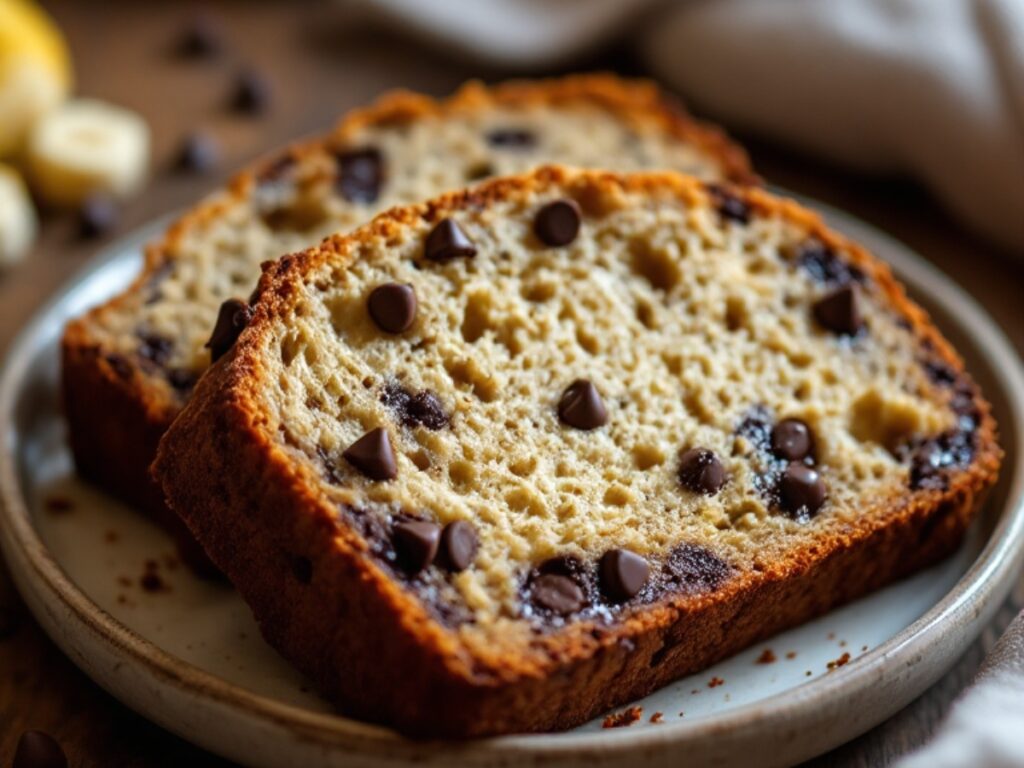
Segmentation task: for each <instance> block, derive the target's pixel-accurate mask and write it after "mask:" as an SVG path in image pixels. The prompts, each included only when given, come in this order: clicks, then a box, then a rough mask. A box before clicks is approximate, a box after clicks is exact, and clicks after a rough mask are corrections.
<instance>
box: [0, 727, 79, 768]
mask: <svg viewBox="0 0 1024 768" xmlns="http://www.w3.org/2000/svg"><path fill="white" fill-rule="evenodd" d="M67 765H68V758H67V756H66V755H65V754H64V750H63V749H61V746H60V744H58V743H57V740H56V739H54V738H53V736H51V735H50V734H48V733H43V732H42V731H25V732H24V733H23V734H21V738H20V739H18V746H17V748H16V749H15V750H14V761H13V762H12V763H11V768H67Z"/></svg>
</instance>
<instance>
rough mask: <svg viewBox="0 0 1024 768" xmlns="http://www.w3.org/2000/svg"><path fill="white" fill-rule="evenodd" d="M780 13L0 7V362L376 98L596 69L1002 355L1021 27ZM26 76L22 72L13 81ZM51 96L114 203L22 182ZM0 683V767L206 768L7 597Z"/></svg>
mask: <svg viewBox="0 0 1024 768" xmlns="http://www.w3.org/2000/svg"><path fill="white" fill-rule="evenodd" d="M799 5H801V7H802V8H803V9H805V11H802V12H801V13H800V14H798V15H793V13H792V11H793V8H792V6H793V4H792V3H789V2H785V1H784V0H780V2H778V3H777V4H776V3H764V2H759V3H756V4H755V3H750V2H746V3H744V2H736V1H735V0H723V2H720V3H708V2H696V1H695V2H684V3H678V4H669V5H668V6H666V4H664V3H657V2H650V1H645V0H623V1H622V2H611V1H610V0H590V1H589V2H588V1H586V0H584V2H579V1H578V0H555V1H554V2H551V3H547V4H545V3H540V2H530V1H529V0H495V2H494V3H493V4H490V3H486V2H483V0H480V1H479V2H476V3H472V2H453V1H450V0H446V1H444V2H438V3H424V2H421V3H415V2H411V1H410V2H404V1H403V0H379V1H374V0H361V1H360V2H346V1H345V0H308V1H305V2H295V1H292V2H269V1H266V0H263V1H257V0H250V1H249V2H205V3H202V4H192V5H190V4H186V3H182V2H170V1H167V0H147V1H146V2H144V3H139V2H118V1H115V0H105V1H104V2H82V1H77V2H76V1H74V0H48V1H46V2H43V3H41V5H40V6H36V5H34V4H31V3H27V2H25V0H0V163H2V164H3V167H4V168H6V170H0V256H3V259H2V261H3V266H2V267H0V350H6V348H7V346H8V344H9V343H10V341H11V339H12V338H13V336H14V335H15V334H16V333H17V331H18V330H19V328H20V327H21V325H22V324H23V323H24V321H25V320H26V319H27V318H28V317H29V316H30V315H31V313H32V312H34V311H35V310H36V309H37V308H38V307H39V306H40V305H41V304H42V303H43V302H44V301H45V299H46V298H47V297H48V296H49V295H50V294H51V293H53V292H54V291H55V290H56V289H57V288H58V287H59V286H60V285H61V284H62V283H64V282H65V281H66V280H68V279H69V278H70V276H71V275H73V274H74V272H75V271H76V270H78V269H79V268H81V267H82V266H83V264H85V263H86V261H87V260H88V259H89V257H90V256H92V255H94V254H95V253H96V252H97V251H98V250H99V249H101V248H102V247H103V245H104V244H105V243H108V242H110V241H111V240H113V239H116V238H117V237H119V236H120V235H122V234H124V233H126V232H129V231H130V230H132V229H133V228H135V227H136V226H138V225H141V224H143V223H146V222H147V221H149V220H151V219H153V218H154V217H157V216H160V215H163V214H166V213H168V212H171V211H174V210H177V209H180V208H182V207H184V206H186V205H189V204H191V203H192V202H194V201H195V200H196V199H197V198H198V197H199V196H201V195H202V194H204V193H206V192H208V191H210V190H212V189H214V188H215V187H216V186H218V185H219V184H220V183H222V182H223V181H224V180H226V179H227V178H228V177H229V176H230V175H231V174H232V173H233V172H234V171H235V170H237V169H238V168H239V167H241V166H242V165H243V164H245V163H246V162H247V161H249V160H251V159H252V158H254V157H256V156H258V155H260V154H261V153H264V152H266V151H268V150H270V149H272V148H274V147H277V146H279V145H281V144H284V143H286V142H289V141H291V140H293V139H295V138H297V137H301V136H304V135H307V134H310V133H315V132H320V131H323V130H324V129H326V128H327V127H329V126H330V125H331V124H332V123H333V122H334V120H335V119H336V118H337V117H338V116H339V115H340V114H341V113H343V112H344V111H345V110H346V109H348V108H350V107H353V106H356V105H360V104H365V103H367V102H368V101H370V100H372V99H374V98H375V97H376V96H378V95H379V94H380V93H381V92H383V91H385V90H388V89H391V88H407V89H412V90H417V91H422V92H425V93H428V94H432V95H438V96H440V95H444V94H446V93H448V92H451V91H452V90H454V89H455V88H456V87H457V86H458V85H459V84H460V83H462V82H463V81H464V80H466V79H468V78H480V79H483V80H487V81H494V80H499V79H503V78H506V77H510V76H516V75H552V74H560V73H565V72H571V71H588V70H612V71H615V72H618V73H621V74H626V75H637V76H648V77H655V78H656V79H658V80H659V82H660V83H661V84H662V85H664V86H665V87H666V88H668V89H670V90H672V91H674V92H676V93H677V94H678V95H679V96H680V97H681V98H682V99H683V100H684V102H685V103H686V104H687V105H688V106H689V107H690V108H691V109H692V111H694V112H695V113H696V114H697V115H698V116H699V117H702V118H707V119H711V120H715V121H718V122H720V123H722V124H723V125H724V127H725V128H726V129H727V130H728V131H729V132H730V133H731V134H732V135H733V136H734V137H735V138H737V139H738V140H739V141H740V142H742V143H744V144H745V145H746V147H747V148H748V149H749V151H750V154H751V157H752V160H753V163H754V166H755V168H756V169H757V170H758V171H759V172H760V173H761V174H762V176H764V177H765V179H766V180H768V182H769V183H771V184H774V185H779V186H781V187H784V188H786V189H789V190H793V191H795V192H798V193H801V194H805V195H809V196H811V197H814V198H817V199H819V200H822V201H824V202H827V203H830V204H832V205H834V206H836V207H838V208H841V209H844V210H846V211H848V212H850V213H852V214H854V215H856V216H859V217H861V218H863V219H865V220H867V221H868V222H870V223H872V224H874V225H875V226H877V227H879V228H881V229H883V230H885V231H886V232H888V233H889V234H891V235H893V236H895V237H896V238H898V239H900V240H902V241H904V242H905V243H906V244H908V245H909V246H910V247H911V248H913V249H914V250H916V251H917V252H918V253H920V254H922V255H924V256H925V257H926V258H928V259H930V260H931V261H932V262H933V263H935V264H936V266H938V267H939V268H940V269H942V270H943V271H944V272H946V273H947V274H949V275H951V276H953V278H954V279H955V280H957V281H958V282H959V283H960V284H961V285H962V286H963V287H964V288H966V289H967V290H968V291H969V292H970V293H972V294H973V295H974V296H976V297H977V298H979V299H980V300H981V302H982V304H983V305H984V306H985V307H986V308H987V309H988V311H989V312H990V313H991V314H992V315H993V316H994V317H995V319H996V320H997V321H998V322H999V323H1000V324H1001V325H1002V327H1003V328H1004V330H1005V331H1006V332H1007V334H1008V335H1009V336H1010V338H1011V340H1012V342H1013V343H1014V345H1015V347H1016V349H1017V351H1018V353H1020V352H1022V351H1024V308H1022V307H1024V301H1022V297H1024V258H1022V254H1024V67H1022V66H1021V64H1020V62H1021V61H1024V44H1021V41H1022V40H1024V22H1022V21H1021V18H1024V8H1022V7H1021V5H1020V4H1019V3H1018V4H1016V11H1014V9H1013V7H1012V6H1013V3H1012V2H1009V3H999V2H992V3H939V4H935V3H915V2H878V3H872V2H870V0H868V1H867V2H863V1H862V2H860V3H858V2H854V0H837V1H836V2H829V3H825V2H820V3H800V4H799ZM768 6H775V7H776V10H778V13H774V12H771V13H770V12H767V11H765V10H764V8H766V7H768ZM787 6H790V7H789V8H787ZM865 6H866V9H865ZM929 6H945V7H946V11H945V12H943V13H945V15H942V14H938V15H936V14H937V13H938V12H937V11H934V8H933V9H932V10H929V9H928V8H929ZM954 6H955V7H956V8H959V9H961V10H958V11H956V12H955V13H949V9H951V8H953V7H954ZM989 6H991V7H989ZM758 7H760V8H761V9H762V10H756V9H757V8H758ZM812 7H813V8H815V9H816V10H813V11H811V10H806V9H809V8H812ZM963 8H969V9H970V10H969V14H968V15H966V16H965V15H964V13H965V12H964V11H963V10H962V9H963ZM979 8H981V10H980V11H979V10H978V9H979ZM787 12H789V15H788V16H787V15H786V13H787ZM1006 14H1009V15H1006ZM1014 14H1015V15H1014ZM794 19H799V20H800V21H799V24H796V25H794V23H793V20H794ZM1014 24H1019V26H1013V25H1014ZM1001 35H1004V36H1005V35H1009V43H1007V41H1006V40H1004V39H1003V38H1002V37H1000V36H1001ZM1013 41H1016V43H1014V42H1013ZM1007 44H1010V45H1012V44H1016V45H1017V46H1018V48H1017V51H1016V54H1017V55H1018V56H1019V57H1020V58H1019V59H1014V58H1013V55H1014V54H1013V52H1012V50H1010V49H1005V50H1004V48H1003V46H1004V45H1007ZM1008 51H1009V52H1008ZM25 57H27V58H28V59H30V60H32V61H33V62H35V63H34V64H33V65H32V67H34V69H33V71H32V73H31V74H29V75H25V74H24V73H22V74H12V73H15V72H16V66H15V63H14V62H17V61H24V60H25ZM19 66H20V65H19ZM19 78H21V79H19ZM26 93H28V94H30V96H26V95H25V94H26ZM67 98H74V99H76V100H77V99H88V100H90V102H89V104H88V105H87V107H86V109H85V110H84V114H83V113H82V112H81V111H79V112H78V113H76V115H73V116H72V117H70V118H69V117H67V114H65V115H64V118H65V119H66V120H70V121H72V122H73V121H74V120H80V121H84V123H85V124H87V125H91V124H92V123H91V122H90V121H96V120H98V121H99V124H100V125H110V120H113V121H114V122H115V123H117V125H119V126H120V127H119V128H118V130H119V131H121V133H119V134H117V135H119V136H122V139H121V140H119V141H118V142H117V143H116V147H115V148H113V149H111V150H110V151H111V152H113V153H114V154H115V155H116V156H117V158H118V159H117V161H116V162H115V165H116V164H118V163H123V165H119V166H118V167H119V168H120V169H121V171H122V175H121V176H119V177H118V178H119V181H118V182H117V183H118V184H119V185H120V186H119V187H118V188H117V189H116V190H114V191H113V192H110V191H109V190H108V191H107V192H104V193H103V194H99V195H97V194H95V193H94V192H95V191H94V190H91V188H90V187H89V184H88V183H85V182H81V180H80V179H78V180H76V179H70V178H68V177H66V176H61V175H60V172H58V171H55V170H54V169H53V168H52V167H50V166H49V165H48V164H47V162H48V160H49V159H52V158H49V156H48V155H47V147H48V144H47V142H48V141H53V140H54V139H53V137H52V136H51V137H49V138H48V134H47V131H52V132H54V135H56V136H57V137H58V138H59V137H60V135H61V130H62V129H63V127H62V124H61V123H60V122H59V121H54V120H52V119H51V118H52V115H53V114H55V111H58V110H65V112H66V107H67V103H66V102H65V99H67ZM72 111H74V110H72ZM48 120H49V121H50V122H49V124H48V125H47V123H46V121H48ZM104 121H107V122H104ZM55 122H56V126H55V125H54V123H55ZM44 125H47V129H46V130H44V129H43V128H42V127H40V126H44ZM65 125H66V124H65ZM33 132H35V133H36V134H38V136H36V138H35V139H34V141H35V142H37V143H38V145H39V147H41V148H40V149H38V150H37V154H39V157H36V159H35V160H33V159H32V157H33V155H32V152H30V151H29V149H28V143H29V142H30V139H29V138H28V137H29V136H30V135H31V134H32V133H33ZM97 140H98V141H105V140H106V139H103V138H101V139H97ZM58 144H60V147H62V149H58V150H57V151H58V153H59V152H61V151H66V146H67V145H66V144H63V143H60V142H58ZM126 146H128V147H129V148H128V149H125V147H126ZM130 152H136V153H139V154H140V155H141V156H142V157H143V158H144V161H143V164H142V168H144V170H145V173H142V172H141V171H136V170H135V167H136V163H135V161H134V160H133V159H132V158H130V157H128V155H127V154H126V153H129V154H130ZM40 158H41V159H40ZM76 185H77V186H76ZM26 189H27V190H29V191H26ZM26 217H27V218H26ZM26 222H28V223H26ZM1022 603H1024V593H1022V592H1021V590H1018V594H1017V595H1016V596H1015V603H1014V604H1015V605H1016V606H1018V607H1019V606H1020V605H1021V604H1022ZM1014 613H1015V610H1014V608H1013V605H1012V604H1011V605H1008V606H1007V607H1006V609H1005V610H1004V611H1003V612H1002V614H1001V615H1000V618H999V619H998V620H997V622H996V623H995V624H994V625H993V626H992V627H991V628H990V629H989V630H988V631H986V633H985V634H984V636H983V637H982V638H981V639H980V640H979V642H978V643H977V644H976V646H975V647H974V648H972V650H971V652H970V653H969V654H968V655H967V657H965V659H964V660H962V662H961V663H960V664H959V665H958V666H957V668H956V669H955V670H954V672H953V673H951V674H950V675H949V676H948V677H947V678H946V679H945V680H944V681H943V682H942V683H940V684H939V685H938V686H937V687H936V688H935V689H933V690H932V691H931V692H929V693H928V694H927V695H926V696H925V697H923V698H922V699H921V700H920V701H918V702H917V703H915V704H914V705H913V706H912V707H910V708H909V709H908V710H906V711H904V712H903V713H902V714H901V715H899V716H898V717H897V718H895V719H894V720H893V721H890V722H889V723H887V724H885V725H884V726H882V727H880V728H879V729H876V731H874V732H872V733H870V734H868V735H866V736H864V737H862V738H861V739H859V740H857V741H856V742H854V743H852V744H850V745H847V746H845V747H843V748H841V749H840V750H838V751H837V752H835V753H832V754H831V755H828V756H826V757H824V758H821V759H820V760H819V761H817V762H816V765H822V766H824V765H844V766H846V765H858V766H860V765H864V766H866V765H881V764H886V763H887V762H889V761H891V760H892V759H894V758H895V756H898V755H901V754H904V753H906V752H907V751H909V750H911V749H912V748H914V747H916V746H918V745H920V744H921V743H923V742H924V741H926V740H927V738H928V736H929V735H930V734H931V733H932V732H933V731H934V729H935V727H936V725H937V723H938V722H939V721H940V720H941V718H942V716H943V714H944V713H945V711H946V710H947V709H948V706H949V703H950V702H951V701H952V699H953V698H954V697H955V695H956V694H957V692H958V691H960V690H961V689H962V688H963V687H964V685H965V684H966V683H967V681H969V680H970V678H971V676H972V674H973V672H974V670H975V669H976V668H977V665H978V664H979V662H980V660H981V659H982V658H983V656H984V653H985V651H986V650H987V648H988V647H990V646H991V644H992V643H993V641H994V639H995V638H996V637H997V636H998V634H999V633H1000V632H1001V630H1002V629H1003V628H1004V627H1005V626H1006V624H1007V623H1008V621H1009V619H1010V618H1011V617H1012V616H1013V615H1014ZM0 670H5V671H9V673H6V674H2V675H0V715H2V717H0V755H4V754H9V753H10V750H11V749H12V748H13V743H14V740H16V738H17V735H18V734H19V733H21V731H23V730H24V729H25V728H27V727H37V728H44V729H49V730H50V731H51V732H54V733H60V735H61V739H62V741H63V743H64V744H65V746H66V747H67V748H68V752H69V753H70V754H77V755H90V756H95V757H94V758H91V762H82V763H81V764H82V765H86V764H89V765H91V764H96V765H139V766H165V765H166V766H170V765H185V764H187V765H197V766H198V765H210V766H214V765H223V763H222V762H221V761H218V760H215V759H214V758H207V757H205V756H203V755H202V754H200V753H199V752H198V751H196V750H194V749H193V748H191V747H189V746H187V745H185V744H184V743H183V742H180V741H178V740H177V739H175V738H174V737H171V736H169V735H167V734H165V733H163V732H162V731H160V730H159V729H157V728H156V727H155V726H151V725H149V724H147V723H145V722H144V721H142V720H141V719H140V718H138V717H137V716H135V715H134V714H132V713H130V712H129V711H128V710H126V709H124V708H122V707H121V706H120V705H118V704H117V703H116V702H115V701H113V700H112V699H111V698H110V697H108V696H107V695H106V694H104V693H103V692H102V691H100V690H99V689H98V688H96V687H95V686H94V685H93V684H92V683H90V682H89V681H88V680H87V679H86V678H85V677H84V676H83V675H82V674H81V673H80V672H79V671H78V670H77V669H76V668H75V667H74V666H73V665H72V664H71V663H70V662H68V661H67V660H66V659H64V658H63V656H61V655H60V653H59V652H58V651H57V650H56V649H55V648H54V647H53V646H52V645H51V644H50V642H49V641H48V640H46V639H45V637H44V636H43V635H42V633H41V632H40V631H39V630H38V629H37V628H35V627H34V626H33V625H32V623H31V620H30V619H29V618H27V616H26V615H25V613H24V609H23V608H22V607H21V606H20V603H19V601H18V599H17V597H16V596H15V594H14V591H13V588H12V587H11V586H10V583H9V579H7V578H6V576H0ZM76 764H77V763H76Z"/></svg>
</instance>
